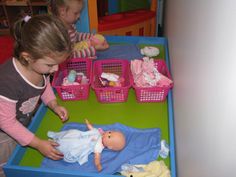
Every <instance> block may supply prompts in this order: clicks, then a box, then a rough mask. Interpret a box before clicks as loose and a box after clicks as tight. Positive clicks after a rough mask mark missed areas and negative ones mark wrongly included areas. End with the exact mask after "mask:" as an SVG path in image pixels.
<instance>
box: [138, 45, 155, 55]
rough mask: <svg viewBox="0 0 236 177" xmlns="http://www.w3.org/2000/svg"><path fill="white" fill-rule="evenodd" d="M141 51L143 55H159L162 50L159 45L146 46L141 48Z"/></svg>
mask: <svg viewBox="0 0 236 177" xmlns="http://www.w3.org/2000/svg"><path fill="white" fill-rule="evenodd" d="M140 52H141V54H142V55H145V56H147V57H156V56H157V55H159V53H160V50H159V49H158V48H157V47H152V46H146V47H144V48H142V49H140Z"/></svg>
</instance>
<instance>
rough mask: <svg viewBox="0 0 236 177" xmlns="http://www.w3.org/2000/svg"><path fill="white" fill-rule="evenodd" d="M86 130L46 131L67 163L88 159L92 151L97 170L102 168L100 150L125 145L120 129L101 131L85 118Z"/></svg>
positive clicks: (117, 149) (120, 147) (82, 161)
mask: <svg viewBox="0 0 236 177" xmlns="http://www.w3.org/2000/svg"><path fill="white" fill-rule="evenodd" d="M85 123H86V125H87V128H88V129H89V130H88V131H84V132H83V131H80V130H77V129H70V130H66V131H61V132H51V131H49V132H48V137H50V138H52V139H53V140H54V141H56V142H57V143H58V144H59V146H58V147H57V149H58V150H59V151H60V152H62V153H63V155H64V160H65V161H66V162H69V163H74V162H78V163H79V164H80V165H82V164H84V163H86V162H87V161H88V156H89V154H91V153H92V152H93V153H94V162H95V166H96V168H97V170H98V171H101V170H102V165H101V152H102V150H103V149H104V148H108V149H111V150H114V151H120V150H122V149H123V148H124V146H125V136H124V134H123V133H122V132H120V131H113V130H108V131H105V132H104V131H103V130H102V129H100V128H98V129H97V128H94V127H93V126H92V125H91V124H90V123H89V121H88V120H87V119H85Z"/></svg>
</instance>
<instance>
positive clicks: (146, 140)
mask: <svg viewBox="0 0 236 177" xmlns="http://www.w3.org/2000/svg"><path fill="white" fill-rule="evenodd" d="M94 127H97V128H102V129H103V130H104V131H106V130H120V131H122V132H123V133H124V134H125V136H126V146H125V148H124V149H123V150H122V151H120V152H115V151H112V150H109V149H107V148H105V149H104V150H103V152H102V154H101V164H102V168H103V169H102V171H101V172H100V173H101V174H114V173H116V172H120V171H121V165H123V164H125V163H128V164H146V163H149V162H151V161H153V160H156V159H157V158H158V155H159V150H160V139H161V131H160V129H159V128H150V129H137V128H132V127H128V126H125V125H123V124H120V123H115V124H111V125H94ZM69 129H79V130H82V131H86V130H87V127H86V125H85V124H79V123H68V124H65V125H64V127H63V128H62V130H69ZM41 166H42V167H45V168H51V169H52V168H53V169H65V170H66V169H67V170H78V171H80V172H93V173H98V171H97V169H96V167H95V165H94V154H90V155H89V158H88V162H87V163H85V164H83V165H81V166H80V165H79V164H78V163H67V162H65V161H63V160H60V161H54V160H51V159H48V158H44V160H43V162H42V164H41Z"/></svg>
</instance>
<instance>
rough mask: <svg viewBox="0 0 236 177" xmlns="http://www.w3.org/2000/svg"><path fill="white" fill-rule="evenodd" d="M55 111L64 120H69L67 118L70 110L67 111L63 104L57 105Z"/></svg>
mask: <svg viewBox="0 0 236 177" xmlns="http://www.w3.org/2000/svg"><path fill="white" fill-rule="evenodd" d="M53 111H54V112H55V113H56V114H57V115H58V116H59V117H60V119H61V120H62V122H65V121H67V119H68V112H67V110H66V108H64V107H63V106H60V105H56V106H55V107H54V108H53Z"/></svg>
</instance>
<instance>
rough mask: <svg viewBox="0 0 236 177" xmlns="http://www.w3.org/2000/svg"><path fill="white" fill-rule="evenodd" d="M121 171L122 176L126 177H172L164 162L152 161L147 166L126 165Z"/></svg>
mask: <svg viewBox="0 0 236 177" xmlns="http://www.w3.org/2000/svg"><path fill="white" fill-rule="evenodd" d="M121 169H122V171H121V174H122V175H123V176H126V177H170V170H169V169H168V168H167V166H166V165H165V163H164V161H152V162H150V163H149V164H146V165H130V164H124V165H122V167H121Z"/></svg>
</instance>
